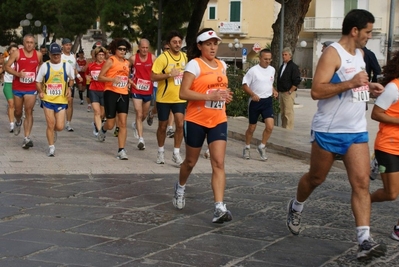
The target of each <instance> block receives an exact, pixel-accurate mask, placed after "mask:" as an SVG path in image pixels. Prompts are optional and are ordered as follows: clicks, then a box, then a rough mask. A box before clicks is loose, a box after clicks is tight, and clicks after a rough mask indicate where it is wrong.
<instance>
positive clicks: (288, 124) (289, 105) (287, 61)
mask: <svg viewBox="0 0 399 267" xmlns="http://www.w3.org/2000/svg"><path fill="white" fill-rule="evenodd" d="M282 57H283V65H281V67H280V69H279V71H278V75H277V90H278V92H279V98H280V111H281V126H282V127H283V128H287V129H289V130H292V129H294V101H295V96H296V90H297V88H298V85H299V83H300V82H301V74H300V72H299V68H298V66H297V65H296V64H295V63H294V62H293V61H292V51H291V48H289V47H286V48H284V49H283V52H282Z"/></svg>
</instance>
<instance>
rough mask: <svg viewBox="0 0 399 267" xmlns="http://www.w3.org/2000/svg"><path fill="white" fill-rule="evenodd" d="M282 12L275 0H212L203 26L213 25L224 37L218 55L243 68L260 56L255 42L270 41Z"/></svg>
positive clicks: (265, 44)
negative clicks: (256, 50)
mask: <svg viewBox="0 0 399 267" xmlns="http://www.w3.org/2000/svg"><path fill="white" fill-rule="evenodd" d="M279 12H280V4H278V3H277V2H276V1H274V0H262V1H259V0H210V1H209V3H208V7H207V9H206V11H205V14H204V17H203V20H202V24H201V27H200V28H213V29H214V30H215V31H216V33H217V34H218V35H219V36H220V37H221V38H222V39H223V41H222V43H221V44H220V45H219V50H218V55H217V56H218V57H219V58H220V59H223V60H224V61H226V62H227V63H229V64H234V63H235V64H236V65H237V66H238V67H240V68H242V67H243V63H244V64H245V62H248V61H250V60H253V59H255V58H256V57H257V53H256V52H255V51H254V50H253V48H254V46H256V47H258V46H259V47H260V48H265V47H266V46H267V45H268V44H270V43H271V41H272V37H273V29H272V27H271V26H272V24H273V23H274V21H275V20H276V19H277V15H278V13H279ZM229 44H230V47H229ZM235 44H237V47H235ZM241 46H242V48H241Z"/></svg>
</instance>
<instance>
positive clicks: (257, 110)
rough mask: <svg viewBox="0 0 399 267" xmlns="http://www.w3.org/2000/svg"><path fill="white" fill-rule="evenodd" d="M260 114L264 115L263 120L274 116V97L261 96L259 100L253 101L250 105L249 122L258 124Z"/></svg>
mask: <svg viewBox="0 0 399 267" xmlns="http://www.w3.org/2000/svg"><path fill="white" fill-rule="evenodd" d="M259 115H262V121H263V122H264V121H265V120H266V119H267V118H274V116H273V98H272V97H268V98H261V99H260V100H259V102H255V101H251V102H249V105H248V120H249V124H256V123H257V122H258V118H259Z"/></svg>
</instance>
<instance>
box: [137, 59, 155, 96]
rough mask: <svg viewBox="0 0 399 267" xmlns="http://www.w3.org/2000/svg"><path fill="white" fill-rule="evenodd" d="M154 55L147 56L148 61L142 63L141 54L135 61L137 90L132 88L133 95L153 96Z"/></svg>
mask: <svg viewBox="0 0 399 267" xmlns="http://www.w3.org/2000/svg"><path fill="white" fill-rule="evenodd" d="M152 63H153V62H152V54H151V53H148V54H147V60H146V61H145V62H142V61H141V60H140V55H139V53H137V54H136V56H135V59H134V66H133V69H134V74H133V82H134V84H136V87H137V88H134V87H132V93H134V94H140V95H152V91H153V89H154V88H153V84H152V81H151V68H152Z"/></svg>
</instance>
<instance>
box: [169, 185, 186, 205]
mask: <svg viewBox="0 0 399 267" xmlns="http://www.w3.org/2000/svg"><path fill="white" fill-rule="evenodd" d="M178 188H179V185H178V182H176V183H175V195H174V197H173V200H172V203H173V206H175V208H176V209H179V210H181V209H183V208H184V206H185V205H186V200H185V198H184V191H183V194H181V193H178V192H177V189H178Z"/></svg>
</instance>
